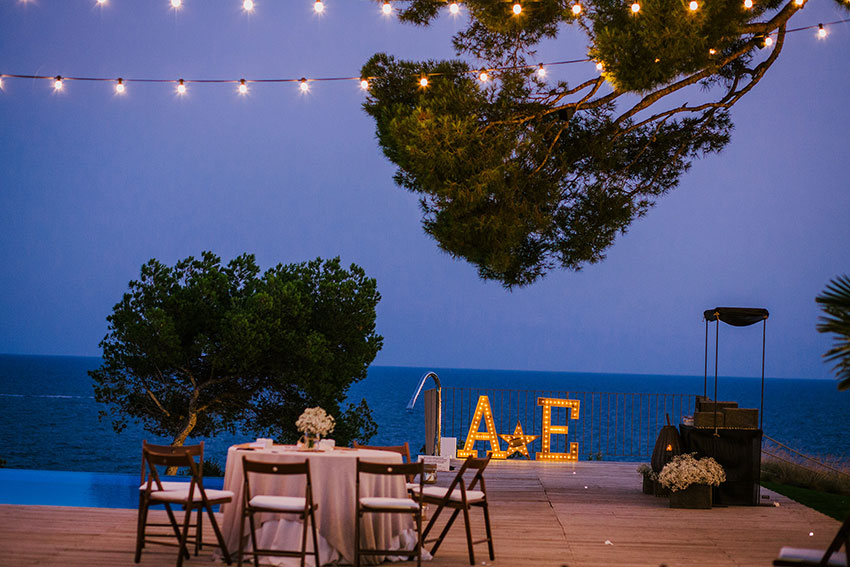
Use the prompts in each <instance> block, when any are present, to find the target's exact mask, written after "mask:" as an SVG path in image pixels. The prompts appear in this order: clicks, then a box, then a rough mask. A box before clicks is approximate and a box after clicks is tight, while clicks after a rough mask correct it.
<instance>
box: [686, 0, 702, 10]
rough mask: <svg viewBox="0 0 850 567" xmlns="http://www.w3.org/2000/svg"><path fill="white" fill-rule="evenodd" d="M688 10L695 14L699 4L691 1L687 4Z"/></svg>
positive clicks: (694, 0) (693, 0) (695, 0)
mask: <svg viewBox="0 0 850 567" xmlns="http://www.w3.org/2000/svg"><path fill="white" fill-rule="evenodd" d="M688 9H689V10H690V11H691V12H696V11H697V10H699V2H697V0H691V3H690V4H688Z"/></svg>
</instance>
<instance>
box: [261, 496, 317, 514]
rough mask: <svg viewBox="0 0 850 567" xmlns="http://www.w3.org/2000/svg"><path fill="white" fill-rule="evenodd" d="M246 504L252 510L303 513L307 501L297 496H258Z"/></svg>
mask: <svg viewBox="0 0 850 567" xmlns="http://www.w3.org/2000/svg"><path fill="white" fill-rule="evenodd" d="M248 504H249V505H250V506H251V507H252V508H262V509H263V510H275V511H277V512H303V511H304V509H305V508H306V507H307V499H306V498H299V497H297V496H265V495H262V494H258V495H257V496H254V497H253V498H251V500H250V501H249V502H248Z"/></svg>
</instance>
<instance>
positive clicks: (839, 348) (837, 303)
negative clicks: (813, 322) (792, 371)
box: [815, 275, 850, 390]
mask: <svg viewBox="0 0 850 567" xmlns="http://www.w3.org/2000/svg"><path fill="white" fill-rule="evenodd" d="M815 301H817V302H818V303H819V304H820V306H821V309H823V312H824V315H822V316H820V317H819V318H818V319H819V320H820V323H818V326H817V329H818V331H820V332H821V333H834V334H835V342H834V343H833V346H832V348H831V349H829V350H828V351H826V352H825V353H824V355H823V357H824V358H825V359H826V360H827V361H829V362H833V361H834V362H835V374H836V377H837V378H838V389H839V390H846V389H848V388H850V276H847V275H844V276H838V277H837V278H835V279H834V280H832V281H830V282H829V284H827V286H826V289H825V290H823V292H821V294H820V295H819V296H817V297H816V298H815Z"/></svg>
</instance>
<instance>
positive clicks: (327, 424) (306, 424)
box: [295, 407, 336, 449]
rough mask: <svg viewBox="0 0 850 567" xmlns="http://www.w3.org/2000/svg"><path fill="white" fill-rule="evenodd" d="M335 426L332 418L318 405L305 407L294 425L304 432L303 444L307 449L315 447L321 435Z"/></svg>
mask: <svg viewBox="0 0 850 567" xmlns="http://www.w3.org/2000/svg"><path fill="white" fill-rule="evenodd" d="M335 426H336V422H335V421H334V418H333V417H332V416H330V415H328V412H326V411H325V410H323V409H322V408H320V407H315V408H307V409H305V410H304V413H302V414H301V417H299V418H298V421H296V422H295V427H297V428H298V431H300V432H301V433H303V434H304V437H303V439H304V445H305V446H306V447H307V448H308V449H312V448H313V447H315V446H316V444H317V443H318V442H319V440H320V439H321V438H322V437H324V436H325V435H327V434H328V433H330V432H331V431H333V430H334V427H335Z"/></svg>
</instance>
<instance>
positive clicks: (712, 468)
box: [658, 453, 726, 508]
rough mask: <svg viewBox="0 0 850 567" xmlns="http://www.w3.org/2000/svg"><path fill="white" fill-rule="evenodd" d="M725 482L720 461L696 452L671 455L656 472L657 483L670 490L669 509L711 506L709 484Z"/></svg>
mask: <svg viewBox="0 0 850 567" xmlns="http://www.w3.org/2000/svg"><path fill="white" fill-rule="evenodd" d="M725 481H726V472H725V471H724V470H723V467H722V466H720V463H718V462H717V461H715V460H714V459H712V458H711V457H703V458H702V459H698V458H697V457H696V453H686V454H682V455H677V456H675V457H673V460H671V461H670V462H669V463H667V464H666V465H664V468H663V469H661V472H660V473H659V474H658V482H659V483H661V486H663V487H665V488H669V489H670V507H671V508H711V487H712V486H720V483H721V482H725Z"/></svg>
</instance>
